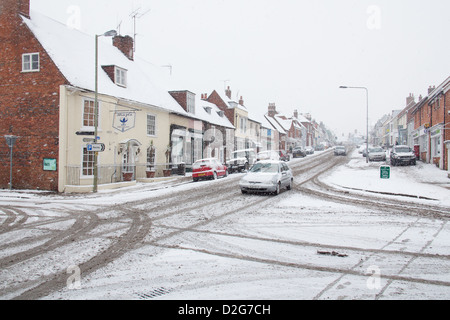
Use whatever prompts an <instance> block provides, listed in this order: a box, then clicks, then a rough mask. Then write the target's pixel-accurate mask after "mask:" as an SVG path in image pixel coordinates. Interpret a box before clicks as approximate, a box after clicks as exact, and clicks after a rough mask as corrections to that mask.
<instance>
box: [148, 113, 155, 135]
mask: <svg viewBox="0 0 450 320" xmlns="http://www.w3.org/2000/svg"><path fill="white" fill-rule="evenodd" d="M147 135H149V136H156V116H155V115H152V114H147Z"/></svg>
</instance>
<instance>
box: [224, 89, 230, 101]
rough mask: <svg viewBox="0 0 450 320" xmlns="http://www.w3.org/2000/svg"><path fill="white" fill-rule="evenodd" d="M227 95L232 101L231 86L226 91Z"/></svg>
mask: <svg viewBox="0 0 450 320" xmlns="http://www.w3.org/2000/svg"><path fill="white" fill-rule="evenodd" d="M225 95H226V96H227V97H228V98H229V99H231V90H230V86H228V88H227V90H225Z"/></svg>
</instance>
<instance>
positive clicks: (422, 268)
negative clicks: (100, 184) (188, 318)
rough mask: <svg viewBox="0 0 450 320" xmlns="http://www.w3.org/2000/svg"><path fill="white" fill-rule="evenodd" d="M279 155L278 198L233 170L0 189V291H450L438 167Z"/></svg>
mask: <svg viewBox="0 0 450 320" xmlns="http://www.w3.org/2000/svg"><path fill="white" fill-rule="evenodd" d="M290 165H291V167H292V169H293V171H294V173H295V175H296V178H295V181H294V182H295V188H294V190H292V191H285V192H283V193H282V194H281V195H279V196H277V197H275V196H269V195H242V194H241V193H240V190H239V187H238V181H239V179H240V177H241V176H242V174H236V175H231V176H229V177H228V178H226V179H220V180H217V181H208V182H200V183H195V184H194V183H182V184H179V185H176V186H171V187H170V186H161V188H160V189H159V190H154V189H155V185H138V186H137V187H132V188H128V189H123V190H120V191H114V192H112V191H110V192H102V193H99V194H97V195H87V196H64V195H47V194H41V193H36V192H13V193H11V192H9V191H0V204H1V209H0V267H1V269H0V299H174V300H178V299H180V300H184V299H194V300H196V299H288V300H290V299H448V298H450V276H449V272H448V271H449V270H450V227H449V225H448V223H447V222H448V218H449V213H450V203H449V198H450V197H449V195H450V191H449V189H448V186H449V185H448V178H446V177H445V178H444V174H445V173H444V172H441V171H440V170H438V169H436V168H431V167H429V166H426V165H424V164H421V163H419V164H418V166H417V167H398V168H397V167H396V168H393V177H392V179H391V180H389V181H380V179H379V172H378V167H379V164H366V163H365V160H364V159H363V158H361V157H360V156H359V155H358V154H357V153H353V154H351V155H350V156H349V157H348V158H335V157H334V156H333V155H332V153H330V152H321V153H316V154H315V155H314V156H308V157H307V158H304V159H295V160H293V161H291V163H290ZM433 169H435V170H437V171H435V170H433ZM368 191H371V192H370V193H368ZM385 191H387V192H386V193H385V194H380V192H385ZM394 194H397V195H396V196H395V195H394ZM398 194H403V195H398ZM406 194H407V196H406ZM416 195H425V196H426V198H430V199H434V200H426V199H424V198H421V197H414V196H416Z"/></svg>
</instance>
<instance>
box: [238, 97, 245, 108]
mask: <svg viewBox="0 0 450 320" xmlns="http://www.w3.org/2000/svg"><path fill="white" fill-rule="evenodd" d="M239 104H240V105H241V106H244V99H243V98H242V96H241V99H240V100H239Z"/></svg>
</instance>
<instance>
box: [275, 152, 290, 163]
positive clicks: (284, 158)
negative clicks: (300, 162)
mask: <svg viewBox="0 0 450 320" xmlns="http://www.w3.org/2000/svg"><path fill="white" fill-rule="evenodd" d="M277 152H278V155H279V157H280V160H281V161H289V160H290V159H289V154H288V153H287V152H286V151H283V150H278V151H277Z"/></svg>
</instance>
